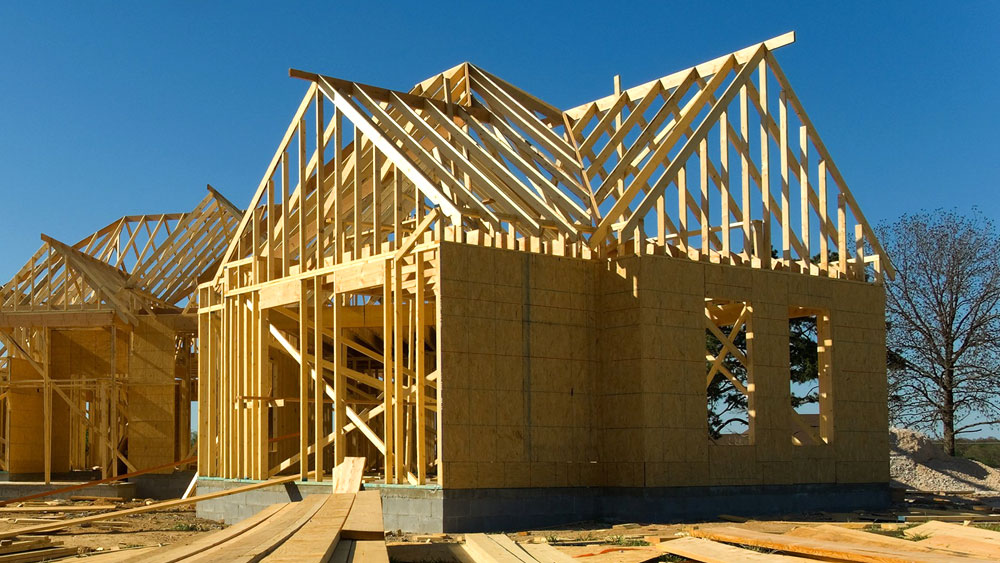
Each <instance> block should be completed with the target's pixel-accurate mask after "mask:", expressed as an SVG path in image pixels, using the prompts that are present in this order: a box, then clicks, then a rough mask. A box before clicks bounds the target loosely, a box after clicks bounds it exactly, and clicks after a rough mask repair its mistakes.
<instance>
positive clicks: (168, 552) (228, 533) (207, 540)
mask: <svg viewBox="0 0 1000 563" xmlns="http://www.w3.org/2000/svg"><path fill="white" fill-rule="evenodd" d="M291 504H292V503H281V504H272V505H271V506H268V507H267V508H264V509H263V510H261V511H260V512H258V513H257V514H254V515H253V516H251V517H249V518H244V519H243V520H241V521H239V522H237V523H236V524H233V525H232V526H230V527H228V528H225V529H223V530H219V531H218V532H213V533H211V534H206V535H203V536H199V537H197V538H195V539H193V540H191V541H187V542H184V543H179V544H173V545H170V546H167V547H164V548H161V549H158V550H157V551H156V552H154V553H149V554H146V553H143V554H136V556H135V557H132V558H127V559H123V560H122V561H123V562H125V563H174V562H175V561H181V560H182V559H185V558H187V557H192V556H194V555H197V554H199V553H201V552H203V551H205V550H208V549H211V548H213V547H215V546H217V545H219V544H222V543H224V542H227V541H230V540H232V539H233V538H235V537H237V536H239V535H241V534H243V533H245V532H247V531H249V530H251V529H253V528H256V527H257V526H258V525H260V524H262V523H263V522H265V521H267V520H268V519H269V518H271V517H273V516H275V515H276V514H279V513H280V512H282V511H283V510H287V509H288V507H290V506H291Z"/></svg>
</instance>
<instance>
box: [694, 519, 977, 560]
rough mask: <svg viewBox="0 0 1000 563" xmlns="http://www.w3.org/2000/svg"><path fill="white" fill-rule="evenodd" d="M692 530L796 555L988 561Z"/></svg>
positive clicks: (725, 530)
mask: <svg viewBox="0 0 1000 563" xmlns="http://www.w3.org/2000/svg"><path fill="white" fill-rule="evenodd" d="M690 533H691V535H692V536H695V537H699V538H705V539H710V540H715V541H719V542H724V543H735V544H740V545H750V546H754V547H763V548H767V549H773V550H775V551H781V552H785V553H794V554H797V555H809V556H819V557H826V558H830V559H841V560H844V561H858V562H861V563H959V562H964V563H971V562H972V561H986V560H985V559H982V560H980V559H973V558H966V557H961V556H958V555H952V554H949V553H948V552H939V553H934V554H930V553H920V552H917V551H903V550H895V549H892V548H885V547H872V546H868V545H858V544H852V543H847V542H842V541H837V542H834V541H827V540H814V539H811V538H796V537H793V536H787V535H779V534H767V533H764V532H756V531H753V530H744V529H740V528H733V527H728V526H726V527H718V528H710V529H693V530H691V531H690Z"/></svg>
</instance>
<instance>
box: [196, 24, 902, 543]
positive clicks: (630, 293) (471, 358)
mask: <svg viewBox="0 0 1000 563" xmlns="http://www.w3.org/2000/svg"><path fill="white" fill-rule="evenodd" d="M793 40H794V36H793V35H792V34H787V35H784V36H780V37H777V38H774V39H772V40H769V41H766V42H764V43H760V44H757V45H753V46H751V47H748V48H745V49H743V50H740V51H737V52H734V53H732V54H729V55H725V56H723V57H719V58H717V59H714V60H711V61H708V62H705V63H703V64H700V65H697V66H695V67H693V68H689V69H685V70H682V71H679V72H675V73H673V74H670V75H668V76H664V77H662V78H659V79H656V80H653V81H651V82H648V83H645V84H642V85H639V86H635V87H633V88H628V89H624V90H623V89H621V87H620V86H619V83H618V81H617V80H616V81H615V84H614V91H613V93H611V94H608V95H606V96H603V97H601V98H599V99H597V100H595V101H592V102H589V103H585V104H582V105H580V106H578V107H574V108H571V109H565V110H563V109H559V108H557V107H554V106H553V105H551V104H549V103H547V102H545V101H543V100H541V99H539V98H537V97H535V96H532V95H531V94H528V93H527V92H525V91H524V90H522V89H520V88H518V87H516V86H514V85H512V84H510V83H508V82H506V81H504V80H503V79H501V78H499V77H497V76H495V75H493V74H490V73H489V72H488V71H486V70H483V69H481V68H479V67H477V66H475V65H473V64H469V63H464V64H460V65H458V66H456V67H454V68H452V69H449V70H447V71H445V72H442V73H441V74H438V75H435V76H433V77H431V78H429V79H427V80H425V81H424V82H421V83H419V84H417V85H416V86H415V87H414V88H413V89H411V90H410V91H409V92H402V91H394V90H389V89H386V88H381V87H376V86H370V85H365V84H360V83H357V82H350V81H346V80H341V79H337V78H332V77H329V76H324V75H320V74H314V73H309V72H302V71H297V70H293V71H292V72H291V74H292V76H293V77H295V78H300V79H303V80H305V81H306V83H307V86H308V87H307V91H306V94H305V96H304V98H303V99H302V102H301V104H300V105H299V106H298V109H296V110H295V112H294V114H293V116H292V119H291V122H290V124H289V125H288V128H287V130H286V132H285V134H284V136H283V137H282V139H281V140H280V142H279V144H278V148H277V150H276V152H275V154H274V157H273V158H272V159H271V161H270V163H269V164H268V166H267V169H266V172H265V174H264V176H263V178H262V180H261V182H260V184H259V186H258V188H257V190H256V192H255V194H254V195H253V198H252V199H251V200H250V205H249V206H248V208H247V211H246V212H245V213H244V214H243V215H242V219H241V221H240V223H239V226H238V227H237V229H236V231H235V236H233V237H232V239H231V241H230V243H229V246H228V248H227V249H226V251H225V253H224V255H223V258H222V261H221V264H220V266H219V268H218V270H217V273H215V275H214V278H213V279H211V280H209V281H207V282H206V283H203V284H202V285H201V286H200V287H199V291H198V313H199V327H198V334H199V338H198V361H199V379H198V384H199V389H198V397H199V399H200V400H199V415H200V416H199V424H200V428H199V435H200V436H201V437H202V439H201V440H200V443H199V448H198V470H199V475H200V476H201V479H200V481H199V487H200V488H201V487H205V488H212V487H223V486H227V485H225V482H226V481H234V480H241V479H256V480H261V479H267V478H269V477H271V476H275V475H287V474H298V475H300V478H301V480H302V481H303V482H309V481H319V482H322V481H323V480H324V478H325V477H326V476H327V475H328V472H329V470H330V468H331V467H333V466H334V465H335V464H337V463H339V462H340V461H342V460H343V459H344V458H345V456H365V457H366V458H367V459H368V461H369V467H368V468H367V471H368V474H369V477H370V480H371V481H373V482H376V483H381V484H382V485H384V486H385V493H384V495H386V498H387V500H386V504H385V506H386V511H387V522H389V520H388V518H389V516H388V513H389V512H392V511H396V513H398V514H401V515H406V514H409V515H410V517H411V518H412V519H419V518H425V519H429V520H425V521H420V522H417V523H414V521H413V520H411V522H410V523H403V524H400V525H399V527H402V528H404V529H414V530H415V529H421V528H422V529H434V528H437V529H444V530H454V529H472V528H489V527H497V526H503V525H504V522H510V521H516V522H519V524H520V526H522V527H523V526H526V525H533V524H540V523H543V522H557V521H579V520H584V519H588V518H615V517H622V518H633V519H634V518H642V517H655V516H656V515H659V516H660V517H662V516H664V515H666V514H680V513H683V512H684V511H685V510H687V511H688V512H689V513H690V512H692V511H696V510H695V508H693V507H694V504H696V500H694V499H700V498H701V497H703V496H706V495H708V496H710V497H711V498H721V497H726V498H728V499H730V500H731V501H732V502H737V501H736V500H733V499H740V498H742V499H744V500H743V502H746V503H753V504H754V505H756V506H757V507H759V509H760V510H767V507H768V506H771V505H773V506H779V505H782V504H781V503H782V502H784V503H785V504H784V505H783V506H790V505H789V502H790V501H791V499H798V500H797V501H795V502H799V501H802V497H801V496H798V497H796V496H794V494H795V493H800V492H803V491H806V492H810V493H812V495H811V496H810V497H809V498H810V499H811V500H809V501H808V502H811V503H813V504H814V505H823V503H826V505H827V506H832V505H834V504H836V503H837V502H838V501H840V502H849V501H855V506H860V505H862V504H864V502H868V503H872V502H874V503H877V502H881V500H880V499H884V498H885V494H886V492H887V490H888V489H887V486H888V478H889V477H888V470H889V469H888V460H887V457H888V445H887V434H886V432H885V428H886V426H887V409H886V378H885V347H884V329H885V327H884V291H883V287H882V285H881V282H882V280H883V277H884V276H892V275H893V268H892V264H891V262H890V261H889V259H888V257H886V255H885V254H884V252H883V250H882V248H881V246H880V244H879V242H878V240H877V239H876V238H875V236H874V233H873V231H872V229H871V226H870V225H869V224H868V223H867V221H866V220H865V218H864V215H863V214H862V213H861V210H860V209H859V207H858V204H857V201H856V200H855V199H854V197H853V196H852V194H851V192H850V190H849V189H848V187H847V184H846V182H845V180H844V177H843V175H842V174H841V171H840V170H839V169H838V168H837V166H836V164H834V161H833V159H832V157H831V155H830V153H829V152H828V150H827V148H826V146H825V145H824V144H823V142H822V141H821V139H820V136H819V130H818V128H817V127H816V126H815V125H814V124H813V122H812V121H811V120H810V119H809V117H808V116H807V114H806V112H805V110H804V108H803V104H802V102H801V101H800V100H799V98H798V97H797V96H796V94H795V92H794V91H793V90H792V87H791V85H790V84H789V82H788V80H787V78H786V76H785V74H784V72H783V71H782V69H781V67H780V66H779V64H778V62H777V60H776V58H775V56H774V51H775V50H776V49H778V48H779V47H782V46H784V45H787V44H789V43H791V42H792V41H793ZM793 323H798V324H802V323H805V324H807V325H809V326H810V327H811V328H810V331H811V333H812V334H813V343H814V344H813V346H814V348H813V350H812V354H814V355H815V358H816V377H815V381H814V383H813V385H814V388H812V389H806V390H802V389H799V388H798V387H797V383H796V381H795V380H794V378H792V377H791V375H790V373H791V372H792V371H793V370H792V365H791V361H790V352H789V342H790V327H791V326H792V324H793ZM796 326H798V325H796ZM800 384H801V382H800V383H799V385H800ZM802 395H805V396H811V397H813V400H812V401H801V400H796V397H797V396H802ZM803 403H808V404H809V408H808V409H806V408H803V407H802V404H803ZM303 486H305V485H303ZM400 491H405V492H400ZM392 495H397V496H398V497H399V498H400V499H402V497H406V498H405V499H404V500H398V501H392V500H388V499H389V497H392ZM400 495H402V496H400ZM852 495H853V496H852ZM783 499H784V500H783ZM858 499H867V501H859V500H858ZM803 502H805V501H803ZM406 503H410V505H409V506H410V508H406V507H404V504H406ZM414 503H415V504H414ZM421 503H422V504H421ZM526 503H527V504H526ZM769 503H770V504H769ZM798 506H799V508H802V507H805V506H806V505H804V504H802V505H798ZM202 507H209V505H208V504H207V503H202V504H201V505H199V510H202ZM413 507H418V508H413ZM205 510H208V508H205ZM407 510H410V512H407ZM710 510H716V511H717V510H718V509H717V508H710ZM418 514H424V516H417V515H418ZM712 514H715V512H712ZM401 518H402V517H401ZM511 519H513V520H511ZM387 526H389V527H390V528H392V527H394V525H393V524H392V523H387Z"/></svg>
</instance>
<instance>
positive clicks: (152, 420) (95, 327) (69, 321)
mask: <svg viewBox="0 0 1000 563" xmlns="http://www.w3.org/2000/svg"><path fill="white" fill-rule="evenodd" d="M241 216H242V211H241V210H239V209H237V208H236V207H234V206H233V205H232V204H231V203H230V202H229V201H227V200H226V199H225V198H224V197H223V196H222V195H221V194H219V193H218V192H216V191H215V190H214V189H212V188H211V186H210V187H209V193H208V194H207V195H206V196H205V198H204V199H202V201H201V202H200V203H199V204H198V205H197V206H196V207H195V208H194V209H193V210H192V211H190V212H188V213H167V214H157V215H133V216H126V217H122V218H121V219H119V220H117V221H114V222H112V223H111V224H109V225H107V226H106V227H104V228H102V229H99V230H98V231H96V232H94V233H93V234H90V235H88V236H87V237H85V238H83V239H81V240H80V241H79V242H77V243H76V244H73V245H70V244H65V243H62V242H60V241H58V240H56V239H54V238H52V237H49V236H46V235H44V234H43V235H42V241H43V244H42V246H41V248H40V249H39V250H38V251H37V252H36V253H35V254H34V255H33V256H32V257H31V259H30V260H29V261H28V263H27V264H25V265H24V267H23V268H21V269H20V270H19V271H18V272H17V273H16V274H15V275H14V277H13V278H12V279H11V280H10V281H9V282H8V283H6V284H5V285H4V286H3V287H2V288H0V468H2V469H3V470H4V471H6V472H8V473H9V474H11V476H12V478H35V477H38V476H41V478H43V479H44V480H45V482H47V483H48V482H50V481H51V479H52V475H53V474H66V473H68V472H71V471H80V470H90V469H92V468H100V471H101V475H102V477H109V476H117V475H119V474H120V471H121V470H122V469H124V470H125V471H128V472H132V471H136V470H142V469H148V468H151V467H155V466H159V465H163V464H169V463H171V462H174V461H177V460H181V459H184V458H186V457H189V456H190V453H191V452H190V450H191V447H190V412H191V401H192V400H196V395H195V394H194V393H195V392H196V381H197V372H196V370H195V366H196V364H197V360H196V358H195V356H194V353H195V340H196V338H197V322H196V318H195V316H196V312H197V309H196V302H195V300H194V299H193V297H194V294H195V292H196V289H197V284H198V283H199V281H201V280H200V277H201V276H202V275H203V274H204V273H205V272H207V271H211V272H214V269H215V268H216V267H217V265H218V262H219V259H220V258H221V256H222V253H223V252H224V251H225V248H226V245H227V244H228V242H229V240H230V238H231V237H232V235H233V233H234V231H235V228H236V225H237V223H238V221H239V218H240V217H241Z"/></svg>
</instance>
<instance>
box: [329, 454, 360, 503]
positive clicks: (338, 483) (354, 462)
mask: <svg viewBox="0 0 1000 563" xmlns="http://www.w3.org/2000/svg"><path fill="white" fill-rule="evenodd" d="M364 472H365V458H363V457H347V458H344V461H343V463H340V464H338V465H337V466H336V467H334V468H333V473H332V475H331V479H333V493H335V494H336V493H356V492H358V491H360V490H361V477H362V476H363V475H364Z"/></svg>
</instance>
